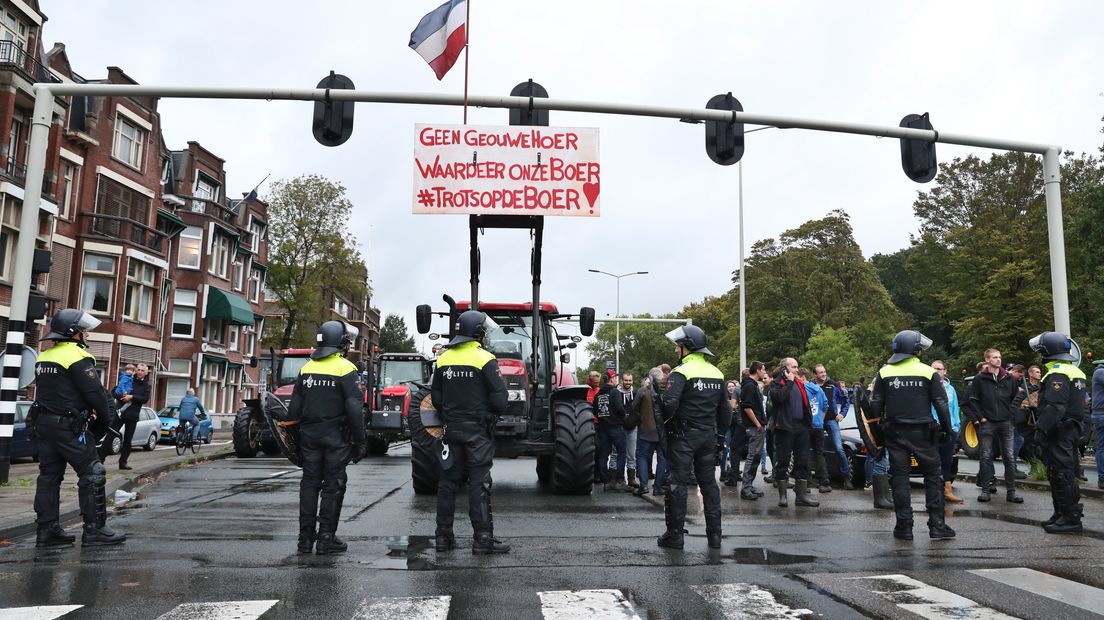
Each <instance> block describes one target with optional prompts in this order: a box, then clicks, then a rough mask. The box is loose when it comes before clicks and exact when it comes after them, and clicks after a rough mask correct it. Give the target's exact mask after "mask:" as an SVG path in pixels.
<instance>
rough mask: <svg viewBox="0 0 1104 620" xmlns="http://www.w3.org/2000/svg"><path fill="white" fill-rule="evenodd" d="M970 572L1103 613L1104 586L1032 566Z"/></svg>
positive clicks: (1096, 612)
mask: <svg viewBox="0 0 1104 620" xmlns="http://www.w3.org/2000/svg"><path fill="white" fill-rule="evenodd" d="M969 572H971V573H973V574H975V575H978V576H979V577H985V578H986V579H992V580H993V581H996V582H997V583H1003V584H1004V585H1006V586H1012V587H1013V588H1019V589H1021V590H1026V591H1028V592H1030V593H1032V594H1038V595H1039V596H1043V597H1046V598H1049V599H1051V600H1055V601H1058V602H1060V603H1065V604H1067V605H1073V606H1074V607H1080V608H1081V609H1084V610H1086V611H1091V612H1093V613H1095V614H1100V613H1104V590H1101V589H1100V588H1094V587H1092V586H1087V585H1085V584H1083V583H1077V582H1076V581H1070V580H1069V579H1063V578H1061V577H1055V576H1054V575H1048V574H1047V573H1042V572H1039V571H1037V570H1031V569H1030V568H983V569H978V570H972V571H969Z"/></svg>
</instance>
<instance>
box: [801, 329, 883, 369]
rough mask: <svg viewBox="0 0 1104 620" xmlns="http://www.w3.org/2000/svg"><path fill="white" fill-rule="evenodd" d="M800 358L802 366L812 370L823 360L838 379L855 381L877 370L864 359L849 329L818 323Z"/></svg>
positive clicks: (826, 367) (825, 366)
mask: <svg viewBox="0 0 1104 620" xmlns="http://www.w3.org/2000/svg"><path fill="white" fill-rule="evenodd" d="M801 358H802V359H801V364H802V366H804V367H806V368H808V369H809V370H813V369H814V368H815V367H816V365H817V364H823V365H824V369H825V370H827V371H828V374H829V376H831V377H832V378H833V379H835V380H837V381H840V380H843V381H849V382H850V381H856V380H858V379H859V378H860V377H870V376H872V375H873V373H874V370H876V368H875V367H873V366H869V365H867V364H864V363H863V360H862V355H861V354H860V353H859V349H858V347H856V346H855V343H854V342H853V341H852V340H851V336H850V335H849V334H848V333H847V329H833V328H831V327H824V326H817V327H816V328H815V329H814V330H813V335H812V336H810V337H809V342H808V343H807V344H806V345H805V352H804V353H802V354H801Z"/></svg>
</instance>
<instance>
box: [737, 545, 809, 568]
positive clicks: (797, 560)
mask: <svg viewBox="0 0 1104 620" xmlns="http://www.w3.org/2000/svg"><path fill="white" fill-rule="evenodd" d="M732 558H733V559H734V560H736V563H737V564H760V565H767V566H779V565H785V564H809V563H812V562H816V556H815V555H794V554H790V553H781V552H779V551H774V550H772V549H767V548H765V547H737V548H736V549H735V550H733V552H732Z"/></svg>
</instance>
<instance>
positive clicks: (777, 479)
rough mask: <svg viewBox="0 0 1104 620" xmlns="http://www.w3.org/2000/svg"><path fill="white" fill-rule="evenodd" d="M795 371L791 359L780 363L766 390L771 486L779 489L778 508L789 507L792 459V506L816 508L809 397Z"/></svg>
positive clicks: (811, 419) (793, 360) (794, 365)
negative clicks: (812, 491) (771, 440)
mask: <svg viewBox="0 0 1104 620" xmlns="http://www.w3.org/2000/svg"><path fill="white" fill-rule="evenodd" d="M797 370H798V365H797V360H795V359H794V358H792V357H787V358H786V359H784V360H782V365H781V366H779V367H778V370H777V371H776V372H775V373H774V379H773V380H772V382H771V385H770V390H769V395H770V404H771V411H772V413H771V419H772V420H773V421H774V426H773V428H774V450H775V456H776V458H777V459H778V462H777V463H775V466H774V486H776V487H777V488H778V505H779V506H788V505H789V499H788V498H787V491H786V480H787V478H789V473H788V472H789V469H790V457H791V456H792V457H793V460H794V493H795V494H796V499H795V500H794V504H796V505H798V506H810V507H814V508H815V507H817V506H819V505H820V502H818V501H815V500H814V499H812V497H810V496H809V432H810V430H811V429H812V427H813V413H812V409H811V408H810V407H809V395H808V394H807V393H806V392H805V385H804V384H803V383H802V382H801V380H800V379H798V376H797Z"/></svg>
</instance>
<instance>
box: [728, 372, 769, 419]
mask: <svg viewBox="0 0 1104 620" xmlns="http://www.w3.org/2000/svg"><path fill="white" fill-rule="evenodd" d="M748 409H750V410H751V412H752V414H753V415H754V416H755V419H756V420H757V421H758V422H759V425H760V426H762V425H763V424H766V423H767V412H766V411H765V410H764V409H763V390H762V389H760V388H759V382H758V381H756V380H755V379H752V378H751V377H747V378H745V379H744V380H743V381H741V382H740V411H739V412H738V413H737V412H733V413H734V414H735V415H739V416H740V418H741V419H742V421H743V424H744V426H747V427H748V428H754V427H755V425H754V424H752V423H751V420H749V419H748V418H747V410H748Z"/></svg>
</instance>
